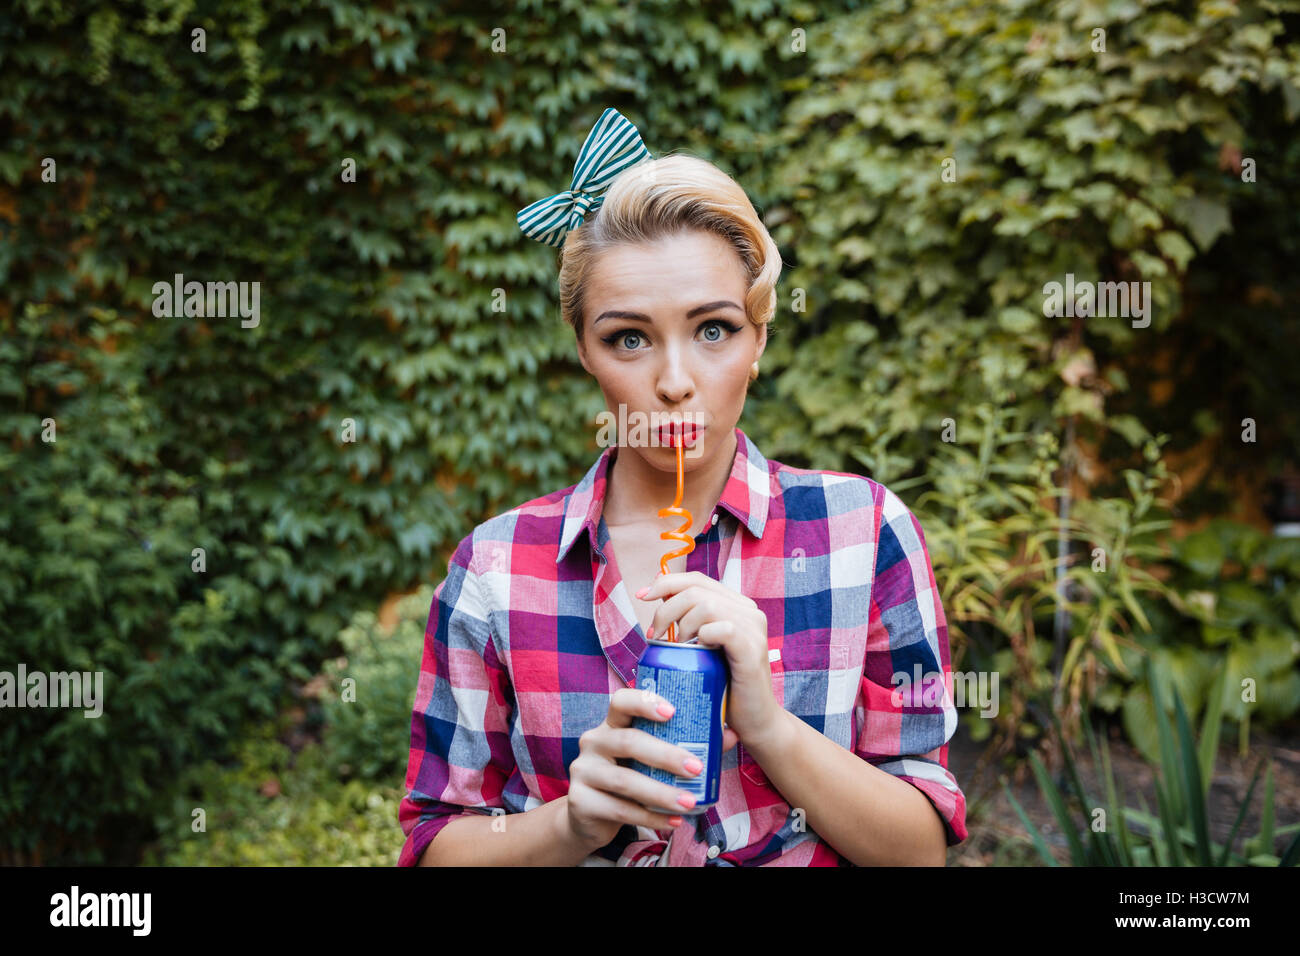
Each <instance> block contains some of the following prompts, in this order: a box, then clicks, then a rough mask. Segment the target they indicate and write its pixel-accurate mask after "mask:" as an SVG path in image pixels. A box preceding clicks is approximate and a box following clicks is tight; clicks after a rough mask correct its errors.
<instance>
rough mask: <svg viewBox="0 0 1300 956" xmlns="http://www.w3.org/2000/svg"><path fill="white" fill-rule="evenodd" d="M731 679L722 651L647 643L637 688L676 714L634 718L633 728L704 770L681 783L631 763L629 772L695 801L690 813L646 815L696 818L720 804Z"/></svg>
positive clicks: (669, 775) (675, 811)
mask: <svg viewBox="0 0 1300 956" xmlns="http://www.w3.org/2000/svg"><path fill="white" fill-rule="evenodd" d="M730 678H731V672H730V670H729V668H728V667H727V652H726V651H724V650H723V649H722V648H720V647H717V648H715V647H706V646H705V645H703V644H698V643H692V644H676V643H669V642H668V641H654V640H651V641H646V649H645V650H644V651H643V652H642V654H641V659H640V660H639V661H637V666H636V686H637V687H638V688H640V689H641V690H644V691H649V692H650V693H652V694H658V695H659V696H660V697H662V698H664V700H666V701H668V702H669V703H670V704H672V705H673V708H674V709H673V715H672V716H671V717H669V718H668V719H667V720H650V719H649V718H647V717H636V718H633V721H632V726H633V727H635V728H636V729H637V730H644V731H645V732H646V733H648V734H650V736H652V737H658V738H659V739H660V740H666V741H668V742H669V743H670V744H673V745H675V746H678V747H681V748H682V749H683V750H686V751H689V752H690V753H691V754H693V755H695V757H697V758H698V759H699V761H700V762H701V763H702V764H704V769H703V770H702V771H700V773H698V774H696V775H695V776H693V777H692V776H689V775H688V776H685V777H679V776H677V775H676V774H674V773H672V772H671V771H669V770H664V769H662V768H660V767H649V766H646V765H645V764H643V763H642V762H641V761H639V760H633V761H632V769H634V770H637V771H640V772H641V773H643V774H646V775H647V776H649V777H650V778H651V779H653V780H657V781H659V782H660V783H666V784H668V785H669V786H670V787H677V788H679V789H681V790H685V791H686V792H687V793H689V794H691V795H692V796H693V797H695V800H696V804H695V806H694V807H692V808H691V809H690V810H683V809H682V808H681V807H679V806H673V807H671V808H665V807H650V808H649V809H651V810H655V811H659V812H662V813H670V814H674V815H677V814H683V815H686V816H694V815H695V814H699V813H703V812H704V811H705V810H707V809H708V808H709V807H711V806H713V805H714V804H716V803H717V802H718V788H719V786H720V784H721V780H722V724H723V722H724V721H725V720H726V719H727V701H726V698H727V685H728V682H729V681H730Z"/></svg>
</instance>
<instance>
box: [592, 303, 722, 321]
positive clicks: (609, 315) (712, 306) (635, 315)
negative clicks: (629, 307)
mask: <svg viewBox="0 0 1300 956" xmlns="http://www.w3.org/2000/svg"><path fill="white" fill-rule="evenodd" d="M728 308H730V309H735V310H736V311H737V312H744V311H745V310H744V309H742V308H741V307H740V306H738V305H736V303H734V302H731V301H728V300H727V299H720V300H718V301H717V302H710V303H709V304H708V305H697V306H696V307H695V308H693V309H691V311H689V312H687V313H686V317H687V318H688V319H693V318H695V317H696V316H697V315H703V314H704V313H705V312H714V311H716V310H717V309H728ZM601 319H632V320H634V321H638V322H649V321H651V320H650V316H648V315H644V314H642V313H640V312H620V311H618V310H617V309H609V310H607V311H605V312H602V313H600V315H598V316H596V321H595V322H592V323H591V324H592V325H595V324H596V322H599V321H600V320H601Z"/></svg>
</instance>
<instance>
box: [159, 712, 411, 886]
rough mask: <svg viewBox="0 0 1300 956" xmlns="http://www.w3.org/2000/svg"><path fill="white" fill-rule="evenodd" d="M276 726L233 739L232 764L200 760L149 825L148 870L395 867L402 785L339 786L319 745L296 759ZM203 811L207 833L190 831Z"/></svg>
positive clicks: (358, 783) (363, 783)
mask: <svg viewBox="0 0 1300 956" xmlns="http://www.w3.org/2000/svg"><path fill="white" fill-rule="evenodd" d="M276 731H277V725H275V724H271V723H267V724H264V725H259V726H257V727H255V728H253V729H252V731H251V732H250V733H249V734H248V735H247V736H246V737H245V738H244V739H242V740H241V741H240V743H239V746H238V747H237V748H236V751H235V753H234V761H235V762H234V764H233V765H232V766H229V767H225V766H222V765H221V764H218V763H217V762H216V761H203V762H201V763H198V764H196V765H194V766H193V767H191V768H188V769H187V771H186V772H185V774H184V776H183V778H182V779H181V780H180V781H178V787H177V788H176V789H177V792H176V794H175V795H174V796H173V797H172V799H171V801H170V805H169V807H168V808H166V809H165V810H163V811H162V812H160V813H159V815H158V818H157V820H156V821H155V823H156V826H157V832H158V834H159V838H158V840H157V841H156V842H155V843H154V844H153V845H151V846H150V847H149V848H148V850H147V852H146V854H145V856H144V859H143V861H142V862H143V863H144V864H145V865H147V866H392V865H393V864H394V863H395V862H396V860H397V852H398V850H399V849H401V845H402V831H401V828H400V827H399V826H398V824H397V810H398V805H399V804H400V802H401V799H402V794H403V791H402V787H401V786H400V781H398V783H397V784H394V783H393V782H392V781H388V782H385V783H377V782H374V781H369V780H362V779H354V780H347V781H342V780H340V779H339V778H338V775H337V768H336V767H335V765H334V764H333V763H332V762H331V761H330V760H329V759H328V756H327V754H326V752H325V751H324V750H323V749H322V748H321V747H319V746H315V745H312V746H308V747H307V748H305V749H304V750H303V751H302V752H300V753H298V754H297V755H294V754H293V753H292V751H291V750H290V749H289V747H287V746H286V745H285V744H284V743H282V742H281V741H280V740H278V739H277V736H276ZM199 809H201V810H203V814H204V815H203V818H202V819H203V827H204V829H202V830H200V831H196V830H195V829H194V826H195V825H196V821H197V820H198V819H200V818H199V817H196V816H195V815H194V811H195V810H199Z"/></svg>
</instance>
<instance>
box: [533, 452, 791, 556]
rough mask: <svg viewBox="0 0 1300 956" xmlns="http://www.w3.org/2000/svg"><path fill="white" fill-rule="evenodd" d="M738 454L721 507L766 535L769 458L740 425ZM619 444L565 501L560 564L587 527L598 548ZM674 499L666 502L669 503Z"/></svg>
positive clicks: (755, 533) (603, 455)
mask: <svg viewBox="0 0 1300 956" xmlns="http://www.w3.org/2000/svg"><path fill="white" fill-rule="evenodd" d="M735 431H736V456H735V458H734V459H733V460H732V463H731V474H730V476H729V477H728V478H727V484H726V485H725V486H724V487H723V489H722V496H721V497H720V498H719V499H718V506H719V507H721V508H723V509H725V510H726V511H728V512H730V513H731V514H733V515H735V516H736V518H737V519H738V520H739V521H740V523H741V524H743V525H744V526H745V527H746V528H748V529H749V533H750V534H752V535H753V536H754V537H756V538H761V537H762V536H763V527H764V526H765V525H766V524H767V508H768V503H769V502H770V501H771V498H772V478H771V475H770V474H769V473H768V467H767V459H766V458H764V457H763V455H762V453H761V452H760V451H759V450H758V446H757V445H755V444H754V443H753V442H752V441H750V439H749V436H748V435H746V434H745V433H744V432H743V431H741V430H740V428H739V427H737V428H736V430H735ZM615 451H617V447H616V446H615V447H610V448H606V449H605V450H604V452H602V453H601V456H600V458H598V459H597V460H596V463H595V464H594V465H592V466H591V468H589V469H588V470H587V474H586V475H584V476H583V478H582V480H581V481H580V482H578V483H577V484H576V485H574V487H573V491H571V492H570V493H569V495H568V497H567V498H566V499H565V502H564V526H563V528H562V530H561V532H560V553H559V554H558V555H557V556H556V558H555V563H556V564H559V563H560V562H561V561H563V560H564V557H565V555H567V554H568V553H569V550H570V549H571V548H572V547H573V542H575V541H576V540H577V539H578V536H579V535H580V534H581V533H582V532H583V531H584V530H585V531H586V532H587V534H588V538H589V540H590V541H591V546H592V548H593V549H596V550H599V549H598V541H597V531H598V528H599V526H600V516H601V514H602V511H603V509H604V505H605V487H606V484H605V479H606V476H607V475H608V473H609V465H610V461H611V459H612V457H613V455H614V452H615ZM671 503H672V502H665V503H664V504H665V506H667V505H668V504H671Z"/></svg>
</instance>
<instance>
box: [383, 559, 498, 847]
mask: <svg viewBox="0 0 1300 956" xmlns="http://www.w3.org/2000/svg"><path fill="white" fill-rule="evenodd" d="M471 542H472V535H471V536H469V537H466V538H465V539H464V540H463V541H461V543H460V545H459V546H458V547H457V549H456V552H455V554H454V555H453V556H452V558H451V560H450V561H449V562H448V565H447V577H446V579H445V580H444V581H443V582H442V583H441V584H440V585H438V588H437V590H435V591H434V599H433V605H432V607H431V608H430V610H429V621H428V624H427V626H426V628H425V635H424V654H423V657H422V660H421V663H420V679H419V683H418V685H417V687H416V693H415V704H414V707H413V709H412V714H411V748H410V755H409V761H408V764H407V771H406V791H407V792H406V796H405V797H404V798H403V799H402V802H401V805H400V807H399V810H398V821H399V823H400V824H401V827H402V831H403V833H405V834H406V842H405V843H404V844H403V846H402V849H401V852H400V854H399V856H398V865H399V866H415V865H416V864H417V863H418V862H419V859H420V857H421V855H422V854H423V853H424V851H425V850H426V849H427V848H428V846H429V844H430V843H431V842H432V841H433V838H434V837H435V836H437V835H438V833H439V832H441V830H442V828H443V827H445V826H446V825H447V824H448V823H450V822H451V821H452V820H454V819H456V818H457V817H459V816H464V815H466V814H471V813H476V814H485V813H502V812H505V806H504V803H503V799H502V796H503V793H504V791H505V786H506V782H507V781H508V780H509V778H510V776H511V774H512V773H513V772H514V770H515V762H514V756H513V753H512V751H511V747H510V720H511V711H512V705H511V700H512V694H511V691H510V683H509V675H508V672H507V670H506V668H505V666H504V664H503V663H502V661H501V660H500V659H499V657H498V655H497V648H496V643H495V642H494V641H493V639H492V633H491V628H490V626H489V614H488V611H489V608H488V607H487V605H486V603H485V601H484V587H483V582H482V579H481V578H480V577H479V575H478V574H476V573H475V571H474V569H473V566H472V565H473V546H472V543H471Z"/></svg>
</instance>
